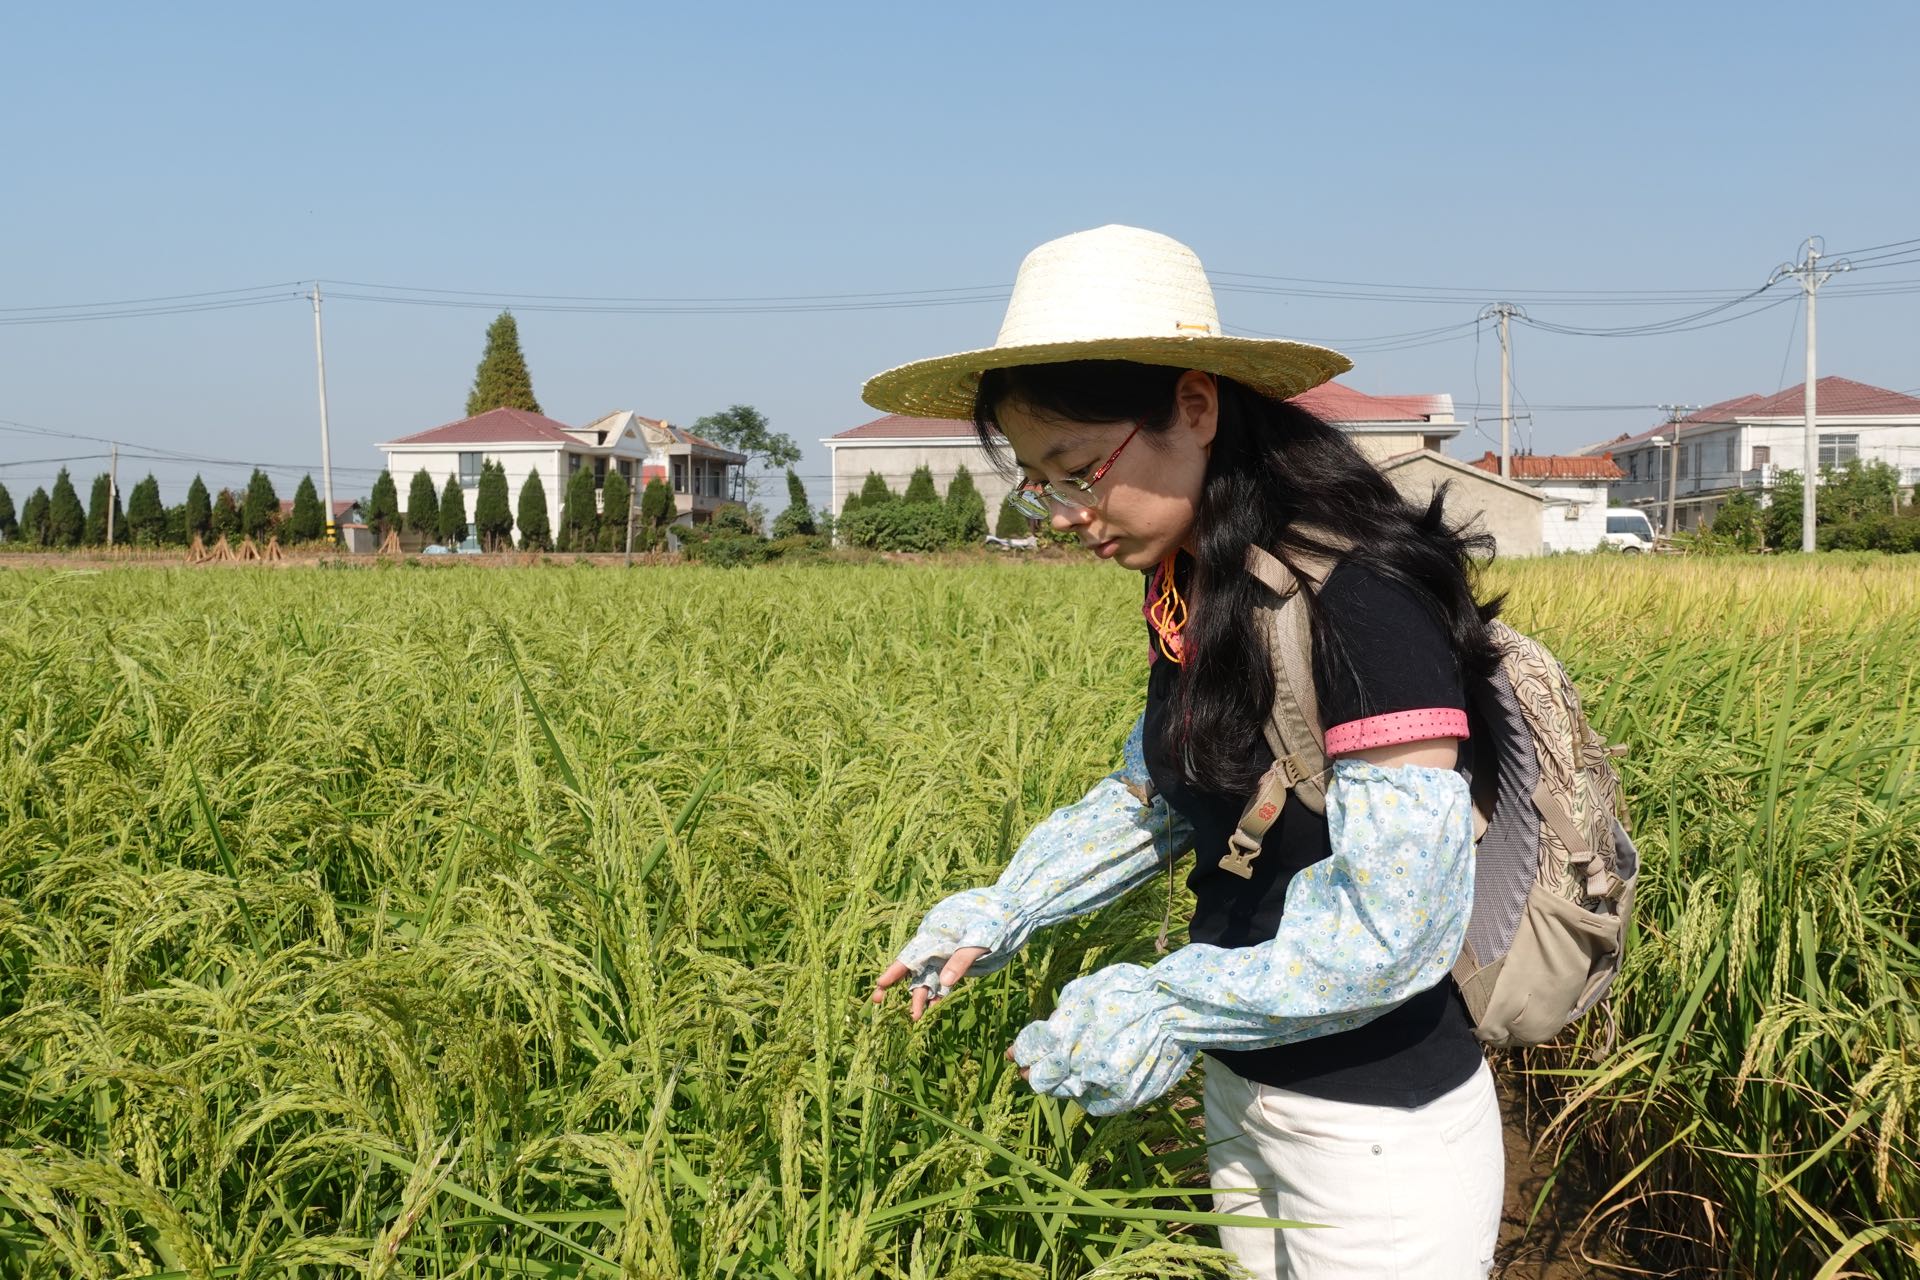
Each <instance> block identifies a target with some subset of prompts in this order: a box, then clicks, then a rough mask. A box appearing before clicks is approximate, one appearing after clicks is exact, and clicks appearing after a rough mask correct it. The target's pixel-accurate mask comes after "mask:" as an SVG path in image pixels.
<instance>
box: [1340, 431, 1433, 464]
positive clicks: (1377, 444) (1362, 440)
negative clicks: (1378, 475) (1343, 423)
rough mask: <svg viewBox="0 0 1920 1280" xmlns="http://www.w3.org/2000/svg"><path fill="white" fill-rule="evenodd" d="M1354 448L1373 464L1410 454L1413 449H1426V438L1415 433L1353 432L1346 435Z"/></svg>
mask: <svg viewBox="0 0 1920 1280" xmlns="http://www.w3.org/2000/svg"><path fill="white" fill-rule="evenodd" d="M1347 438H1348V439H1350V440H1352V441H1353V443H1354V447H1355V448H1357V449H1359V450H1360V452H1361V453H1362V454H1364V455H1366V457H1367V458H1368V459H1369V460H1370V461H1373V462H1385V461H1386V460H1387V459H1388V458H1393V457H1398V456H1399V455H1400V454H1403V453H1412V452H1413V451H1414V450H1415V449H1421V448H1425V447H1426V441H1427V438H1426V436H1424V435H1422V434H1421V433H1420V432H1417V431H1408V432H1404V433H1403V432H1389V431H1381V432H1372V431H1355V432H1352V433H1350V434H1349V435H1348V437H1347Z"/></svg>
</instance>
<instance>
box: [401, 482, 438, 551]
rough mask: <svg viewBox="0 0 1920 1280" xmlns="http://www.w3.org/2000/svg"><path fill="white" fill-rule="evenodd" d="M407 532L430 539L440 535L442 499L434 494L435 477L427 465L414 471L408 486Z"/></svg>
mask: <svg viewBox="0 0 1920 1280" xmlns="http://www.w3.org/2000/svg"><path fill="white" fill-rule="evenodd" d="M407 532H408V533H418V534H421V535H423V536H425V537H426V538H427V539H428V540H429V541H431V540H432V539H434V538H437V537H439V536H440V499H439V498H437V497H435V496H434V492H433V477H432V476H430V475H428V474H427V469H426V468H425V467H422V468H420V469H419V470H418V471H416V472H414V473H413V481H412V483H410V484H409V485H408V486H407Z"/></svg>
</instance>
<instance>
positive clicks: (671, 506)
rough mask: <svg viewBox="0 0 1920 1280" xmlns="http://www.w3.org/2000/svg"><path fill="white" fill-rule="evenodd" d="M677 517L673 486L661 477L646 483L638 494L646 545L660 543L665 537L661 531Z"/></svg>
mask: <svg viewBox="0 0 1920 1280" xmlns="http://www.w3.org/2000/svg"><path fill="white" fill-rule="evenodd" d="M679 515H680V504H679V503H678V502H676V501H675V500H674V497H673V486H672V485H670V484H668V483H667V482H666V480H665V478H664V477H661V476H655V477H654V478H653V479H651V480H649V481H647V487H646V488H645V489H644V490H642V491H641V494H640V523H641V524H642V525H644V526H645V527H646V531H647V539H646V545H647V546H654V545H656V544H658V543H659V542H661V541H662V540H663V539H664V538H665V536H666V535H665V533H664V532H663V531H664V530H665V529H666V527H667V526H668V525H670V524H672V523H673V522H674V520H676V519H677V518H678V517H679Z"/></svg>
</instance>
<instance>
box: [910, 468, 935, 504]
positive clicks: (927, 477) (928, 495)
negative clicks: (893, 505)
mask: <svg viewBox="0 0 1920 1280" xmlns="http://www.w3.org/2000/svg"><path fill="white" fill-rule="evenodd" d="M900 500H901V501H902V502H938V501H940V491H939V490H938V489H936V488H934V487H933V469H932V468H931V467H929V466H927V464H926V463H924V462H923V463H921V464H920V465H919V466H917V467H915V468H914V469H913V475H912V476H911V477H909V478H908V480H907V492H906V494H905V495H904V496H903V497H902V498H901V499H900Z"/></svg>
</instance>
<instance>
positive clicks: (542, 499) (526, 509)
mask: <svg viewBox="0 0 1920 1280" xmlns="http://www.w3.org/2000/svg"><path fill="white" fill-rule="evenodd" d="M518 523H519V525H520V549H521V550H523V551H551V550H553V530H552V528H551V526H549V525H548V523H547V489H546V486H545V485H543V484H541V483H540V471H539V469H538V468H535V469H534V470H532V471H529V472H528V473H527V479H526V483H525V484H522V485H521V486H520V519H519V521H518Z"/></svg>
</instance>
